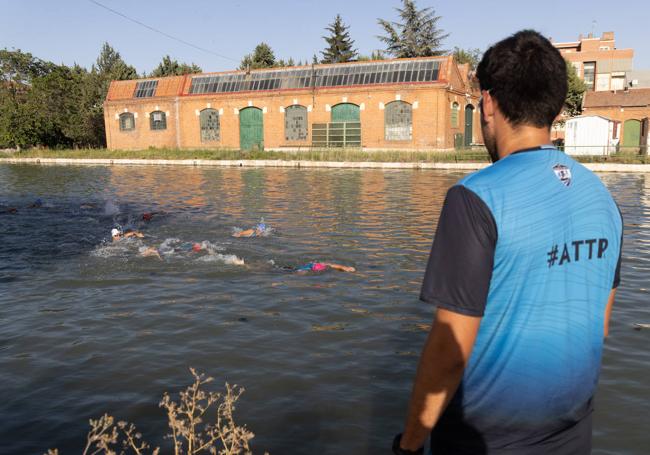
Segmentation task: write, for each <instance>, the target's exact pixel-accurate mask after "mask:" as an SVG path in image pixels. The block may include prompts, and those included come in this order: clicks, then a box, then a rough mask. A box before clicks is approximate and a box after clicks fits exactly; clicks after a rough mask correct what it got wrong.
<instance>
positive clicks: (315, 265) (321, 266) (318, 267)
mask: <svg viewBox="0 0 650 455" xmlns="http://www.w3.org/2000/svg"><path fill="white" fill-rule="evenodd" d="M311 269H312V270H313V271H314V272H322V271H323V270H325V269H327V264H323V263H322V262H314V263H313V264H312V265H311Z"/></svg>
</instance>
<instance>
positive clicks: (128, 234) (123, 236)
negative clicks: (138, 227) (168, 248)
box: [111, 228, 144, 242]
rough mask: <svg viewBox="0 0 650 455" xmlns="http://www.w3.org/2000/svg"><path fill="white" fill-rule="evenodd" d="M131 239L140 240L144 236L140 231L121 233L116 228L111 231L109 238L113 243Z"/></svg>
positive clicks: (128, 230)
mask: <svg viewBox="0 0 650 455" xmlns="http://www.w3.org/2000/svg"><path fill="white" fill-rule="evenodd" d="M131 237H137V238H139V239H141V238H144V234H143V233H142V232H140V231H132V230H130V229H127V230H126V231H125V232H122V230H121V229H118V228H113V229H111V238H112V239H113V242H119V241H120V240H122V239H129V238H131Z"/></svg>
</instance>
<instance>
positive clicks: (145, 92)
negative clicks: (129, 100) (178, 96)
mask: <svg viewBox="0 0 650 455" xmlns="http://www.w3.org/2000/svg"><path fill="white" fill-rule="evenodd" d="M156 87H158V81H140V82H138V83H137V84H136V85H135V91H134V92H133V98H151V97H152V96H154V95H155V94H156Z"/></svg>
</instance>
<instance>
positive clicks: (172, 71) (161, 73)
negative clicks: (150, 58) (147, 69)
mask: <svg viewBox="0 0 650 455" xmlns="http://www.w3.org/2000/svg"><path fill="white" fill-rule="evenodd" d="M202 71H203V70H202V69H201V68H200V67H199V66H198V65H196V64H194V63H192V64H191V65H188V64H187V63H178V61H177V60H172V58H171V57H170V56H169V55H166V56H164V57H163V59H162V61H161V62H160V64H159V65H158V66H157V67H156V68H155V69H154V70H153V71H152V72H151V75H150V76H149V77H165V76H182V75H183V74H194V73H201V72H202Z"/></svg>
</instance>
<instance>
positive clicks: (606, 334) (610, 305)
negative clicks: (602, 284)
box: [604, 288, 616, 337]
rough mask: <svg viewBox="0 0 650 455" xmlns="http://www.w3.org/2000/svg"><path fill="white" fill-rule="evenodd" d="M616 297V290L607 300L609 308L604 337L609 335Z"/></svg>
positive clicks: (606, 309) (606, 315)
mask: <svg viewBox="0 0 650 455" xmlns="http://www.w3.org/2000/svg"><path fill="white" fill-rule="evenodd" d="M615 297H616V288H614V289H612V290H611V292H610V293H609V299H607V307H605V332H604V336H605V337H607V336H608V335H609V318H610V317H611V315H612V307H613V306H614V299H615Z"/></svg>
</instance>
